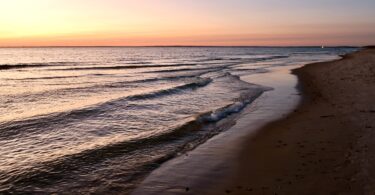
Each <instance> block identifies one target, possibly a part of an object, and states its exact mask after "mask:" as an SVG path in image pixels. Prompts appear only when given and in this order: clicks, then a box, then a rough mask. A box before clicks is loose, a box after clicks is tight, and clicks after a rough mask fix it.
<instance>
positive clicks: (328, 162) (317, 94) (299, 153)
mask: <svg viewBox="0 0 375 195" xmlns="http://www.w3.org/2000/svg"><path fill="white" fill-rule="evenodd" d="M374 64H375V49H374V48H364V49H363V50H360V51H357V52H354V53H350V54H347V55H345V56H343V58H342V59H339V60H334V61H330V62H320V63H313V64H308V65H305V66H303V67H302V68H298V69H296V70H293V73H294V74H296V75H297V76H298V78H299V85H298V86H297V87H298V88H299V89H300V90H301V92H302V93H303V94H304V95H303V99H302V101H301V104H300V105H299V106H298V108H297V109H296V110H295V111H294V112H293V113H291V114H290V115H288V116H287V117H286V118H284V119H281V120H278V121H275V122H272V123H270V124H268V125H266V126H265V127H263V128H262V129H261V130H260V131H259V134H258V135H256V136H252V137H249V138H248V141H247V144H246V145H245V147H244V149H243V150H242V153H241V155H240V156H239V158H238V161H239V162H240V165H239V166H238V167H237V170H236V173H235V175H236V178H235V179H234V180H233V182H231V183H230V184H227V185H226V188H227V189H229V190H231V191H233V192H234V194H248V193H252V194H373V193H374V192H375V187H374V186H373V184H374V182H375V180H374V179H375V177H374V176H375V167H374V166H373V165H374V163H375V150H374V149H373V148H374V145H375V144H374V142H373V140H374V139H375V135H374V133H373V132H372V130H373V129H374V127H375V124H374V122H375V107H374V101H375V88H374V87H373V86H374V84H375V80H374V78H375V72H374V68H375V67H374Z"/></svg>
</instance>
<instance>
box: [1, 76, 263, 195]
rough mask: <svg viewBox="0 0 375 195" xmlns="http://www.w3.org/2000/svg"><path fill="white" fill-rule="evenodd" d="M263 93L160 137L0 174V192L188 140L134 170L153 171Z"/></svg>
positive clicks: (255, 91) (256, 91)
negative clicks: (144, 150)
mask: <svg viewBox="0 0 375 195" xmlns="http://www.w3.org/2000/svg"><path fill="white" fill-rule="evenodd" d="M202 84H204V83H202ZM198 85H200V84H198ZM265 90H267V89H266V88H263V87H261V86H257V85H253V86H252V87H251V88H249V91H247V92H246V93H242V94H241V96H240V97H239V98H237V99H236V100H235V102H233V103H232V104H229V105H227V106H224V107H221V108H218V109H216V110H214V111H210V112H206V113H202V114H200V115H197V116H196V117H192V118H191V120H189V121H187V122H185V123H184V124H181V125H180V126H177V127H176V128H173V129H170V130H169V131H167V132H164V133H161V134H156V135H152V136H149V137H144V138H139V139H134V140H126V141H122V142H117V143H113V144H110V145H105V146H101V147H97V148H93V149H90V150H85V151H82V152H80V153H77V154H72V155H69V156H63V157H61V158H58V159H55V160H53V161H48V162H43V163H40V164H38V165H35V167H33V169H30V170H27V171H26V172H25V171H24V170H19V171H16V172H15V173H13V175H12V176H10V177H9V176H5V175H3V176H1V174H0V181H3V182H1V183H0V189H3V191H4V192H6V191H8V192H10V191H15V190H18V189H12V186H17V187H18V188H20V187H21V188H22V186H29V185H32V186H38V185H46V184H53V183H55V182H56V181H57V180H59V179H62V178H61V177H62V176H61V175H64V173H67V172H69V173H70V172H76V171H79V169H80V168H81V167H89V168H90V167H92V166H90V165H95V164H98V163H100V162H103V161H105V160H107V159H111V158H115V157H118V156H123V155H125V154H127V153H130V152H132V151H136V150H140V149H147V148H155V147H161V146H163V144H167V143H173V142H180V143H181V141H179V140H185V138H187V137H189V139H187V140H188V142H187V143H184V144H180V145H179V146H178V147H174V148H173V151H170V152H169V153H166V154H164V155H162V156H161V157H158V158H156V159H154V160H152V161H151V162H148V164H143V165H139V167H138V168H137V169H145V168H147V169H148V168H149V169H153V168H155V166H157V164H160V163H162V162H165V161H166V160H169V159H171V158H173V157H175V156H176V155H178V154H179V153H181V152H183V151H186V150H191V149H193V147H195V146H196V145H198V144H200V143H202V142H204V141H206V140H208V139H209V138H210V137H212V136H214V135H215V134H217V133H219V132H220V130H219V131H218V132H215V131H217V129H216V128H215V129H212V130H207V129H203V127H204V126H206V125H208V124H211V123H215V122H217V121H219V120H221V119H224V118H226V117H228V116H230V115H232V114H235V113H238V112H240V111H241V110H243V109H244V108H245V107H246V105H248V104H250V103H251V102H253V101H254V100H255V99H256V98H258V97H259V96H260V95H261V94H262V93H263V92H264V91H265ZM198 132H200V133H198ZM185 142H186V140H185ZM135 172H136V171H135ZM131 179H134V178H133V177H130V178H129V180H131ZM0 191H1V190H0Z"/></svg>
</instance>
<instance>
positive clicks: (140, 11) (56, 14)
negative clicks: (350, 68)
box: [0, 0, 375, 47]
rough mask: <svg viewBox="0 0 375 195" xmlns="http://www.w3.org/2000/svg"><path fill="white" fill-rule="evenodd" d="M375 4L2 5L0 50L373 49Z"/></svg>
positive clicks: (242, 0)
mask: <svg viewBox="0 0 375 195" xmlns="http://www.w3.org/2000/svg"><path fill="white" fill-rule="evenodd" d="M374 9H375V0H0V46H3V47H4V46H146V45H147V46H152V45H201V46H202V45H213V46H300V45H326V46H340V45H353V46H363V45H375V20H374V18H375V11H374Z"/></svg>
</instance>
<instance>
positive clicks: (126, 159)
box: [0, 47, 357, 194]
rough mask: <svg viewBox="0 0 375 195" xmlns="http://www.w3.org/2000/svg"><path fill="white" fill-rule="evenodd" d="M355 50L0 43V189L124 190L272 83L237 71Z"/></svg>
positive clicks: (219, 127) (226, 123)
mask: <svg viewBox="0 0 375 195" xmlns="http://www.w3.org/2000/svg"><path fill="white" fill-rule="evenodd" d="M355 50H357V48H346V47H343V48H340V47H334V48H320V47H72V48H69V47H56V48H53V47H51V48H49V47H45V48H0V103H1V104H0V146H1V150H0V193H42V194H44V193H46V194H47V193H63V194H64V193H69V192H76V193H85V194H86V193H94V194H100V193H111V192H113V193H120V192H126V191H128V190H130V189H132V188H134V186H135V185H136V184H137V183H138V182H139V181H141V180H142V179H143V178H144V177H145V176H146V175H147V174H148V173H150V171H152V170H154V169H155V168H157V167H158V166H159V165H160V164H161V163H163V162H165V161H167V160H169V159H171V158H173V157H176V156H179V155H183V154H184V152H186V151H189V150H192V149H194V148H195V147H196V146H198V145H199V144H201V143H203V142H205V141H206V140H208V139H209V138H211V137H212V136H214V135H216V134H218V133H220V132H222V131H225V130H226V129H228V128H230V127H231V125H232V124H233V122H235V121H233V120H234V116H235V115H239V114H241V110H242V109H243V108H245V107H246V106H247V105H249V104H251V102H252V101H253V100H255V99H256V98H258V97H259V96H261V95H262V94H263V93H266V92H267V91H269V90H272V88H270V87H268V86H261V85H258V84H257V83H247V82H245V81H243V80H241V77H242V76H245V75H250V74H265V73H267V72H268V71H269V69H270V68H272V67H275V66H289V65H302V64H307V63H312V62H318V61H326V60H333V59H336V58H337V57H338V56H339V55H343V54H346V53H349V52H352V51H355ZM231 117H232V118H233V120H231Z"/></svg>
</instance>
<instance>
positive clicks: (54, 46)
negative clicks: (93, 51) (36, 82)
mask: <svg viewBox="0 0 375 195" xmlns="http://www.w3.org/2000/svg"><path fill="white" fill-rule="evenodd" d="M323 46H324V47H325V48H335V47H347V48H359V47H371V46H372V45H366V46H354V45H332V46H325V45H298V46H296V45H290V46H280V45H278V46H273V45H268V46H260V45H118V46H117V45H96V46H94V45H71V46H65V45H51V46H0V48H69V47H71V48H72V47H76V48H80V47H81V48H82V47H275V48H277V47H278V48H282V47H289V48H290V47H323Z"/></svg>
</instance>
